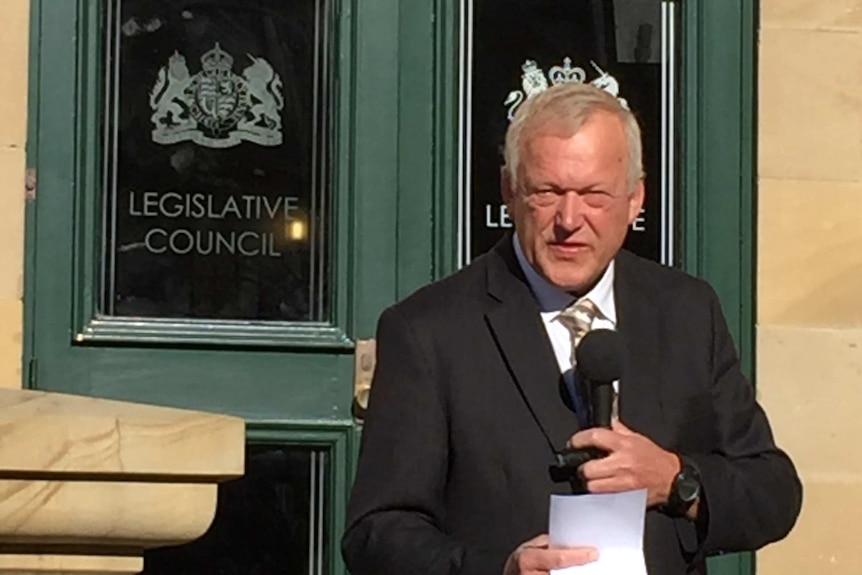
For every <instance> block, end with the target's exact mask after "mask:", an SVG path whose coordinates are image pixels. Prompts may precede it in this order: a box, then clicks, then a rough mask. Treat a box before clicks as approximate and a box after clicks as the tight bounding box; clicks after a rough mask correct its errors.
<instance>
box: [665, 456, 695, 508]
mask: <svg viewBox="0 0 862 575" xmlns="http://www.w3.org/2000/svg"><path fill="white" fill-rule="evenodd" d="M679 459H680V463H681V464H682V468H681V469H680V470H679V473H677V474H676V477H674V478H673V484H672V485H671V488H670V496H669V497H668V500H667V503H666V504H665V505H664V510H665V512H667V514H668V515H671V516H673V517H685V514H686V513H688V510H689V508H691V506H692V505H694V502H695V501H697V498H698V497H700V472H699V471H698V469H697V466H696V465H695V464H694V462H692V461H691V460H689V459H687V458H685V457H680V458H679Z"/></svg>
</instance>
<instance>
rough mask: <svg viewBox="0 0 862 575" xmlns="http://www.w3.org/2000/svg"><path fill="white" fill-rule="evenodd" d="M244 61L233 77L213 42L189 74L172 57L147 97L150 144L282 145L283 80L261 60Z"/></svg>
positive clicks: (181, 62) (182, 59) (182, 60)
mask: <svg viewBox="0 0 862 575" xmlns="http://www.w3.org/2000/svg"><path fill="white" fill-rule="evenodd" d="M248 58H249V60H250V61H251V64H250V65H249V66H248V67H247V68H245V69H244V70H243V71H242V75H238V74H235V73H234V72H233V64H234V59H233V57H232V56H231V55H230V54H228V53H227V52H225V51H224V50H222V48H221V46H220V45H219V44H218V43H216V45H215V47H214V48H213V49H212V50H210V51H209V52H207V53H205V54H204V55H203V56H202V57H201V70H200V71H199V72H198V73H197V74H194V75H192V74H191V72H190V71H189V68H188V65H187V64H186V59H185V57H184V56H183V55H182V54H179V53H178V52H175V53H174V54H173V55H172V56H171V57H170V58H169V60H168V64H167V66H164V67H162V69H161V70H159V74H158V79H157V80H156V85H155V86H154V87H153V90H152V92H151V93H150V107H151V108H152V111H153V114H152V116H151V120H152V123H153V141H154V142H156V143H157V144H163V145H168V144H176V143H178V142H184V141H191V142H194V143H196V144H198V145H201V146H206V147H208V148H230V147H232V146H236V145H238V144H240V143H241V142H242V141H243V140H245V141H249V142H253V143H255V144H258V145H261V146H278V145H280V144H281V143H282V133H281V129H282V124H281V110H282V109H283V108H284V96H283V94H282V90H283V85H282V82H281V78H280V77H279V76H278V74H277V73H276V72H275V70H273V68H272V66H271V65H270V64H269V63H268V62H267V61H266V60H264V59H263V58H256V57H254V56H252V55H249V56H248Z"/></svg>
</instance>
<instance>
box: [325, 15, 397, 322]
mask: <svg viewBox="0 0 862 575" xmlns="http://www.w3.org/2000/svg"><path fill="white" fill-rule="evenodd" d="M398 6H399V4H398V3H393V2H392V1H391V0H361V1H360V0H353V2H352V3H351V9H352V11H353V16H354V17H353V21H354V22H355V30H354V31H353V38H354V44H353V46H354V47H353V50H354V52H355V53H354V58H353V65H352V66H350V68H351V69H352V70H353V73H352V75H351V82H352V84H353V92H354V97H353V99H352V102H351V112H352V113H351V117H350V125H351V130H350V132H349V133H348V134H344V133H342V136H345V137H349V138H350V140H349V141H350V142H351V145H350V146H349V147H348V148H342V150H343V151H341V152H340V154H345V153H347V150H349V155H350V156H351V157H350V160H349V161H350V171H349V176H348V178H349V179H348V180H347V181H346V182H345V183H346V184H347V188H346V189H344V188H342V189H340V192H341V193H340V194H339V195H340V197H342V198H345V200H347V201H349V202H350V203H349V205H340V206H339V208H340V209H343V210H345V211H341V212H340V213H342V214H351V216H352V218H351V223H352V230H351V232H352V233H351V234H350V237H351V239H352V246H351V244H346V243H345V244H342V243H341V242H339V247H340V248H342V247H343V248H344V249H347V248H348V247H352V257H353V259H352V261H351V274H350V277H351V278H355V279H354V280H353V286H352V288H353V298H354V300H353V305H351V310H352V314H353V317H352V321H351V322H350V325H351V327H352V330H351V332H350V333H351V334H353V335H356V336H369V335H371V334H373V333H374V330H375V327H376V325H377V318H378V316H379V315H380V312H381V311H382V310H383V308H385V307H386V306H388V305H390V304H391V303H392V301H393V299H394V297H395V291H396V286H397V282H398V274H397V262H398V233H397V228H396V226H394V225H393V224H394V220H393V215H394V214H397V213H398V183H399V182H398V160H399V153H398V141H399V140H398V136H399V130H398V114H397V110H398V106H399V97H398V89H399V82H398V69H399V61H398V60H399V56H398V50H397V49H395V48H396V47H397V46H396V45H393V39H394V38H398V26H399V20H400V10H399V9H398ZM359 303H361V305H357V304H359Z"/></svg>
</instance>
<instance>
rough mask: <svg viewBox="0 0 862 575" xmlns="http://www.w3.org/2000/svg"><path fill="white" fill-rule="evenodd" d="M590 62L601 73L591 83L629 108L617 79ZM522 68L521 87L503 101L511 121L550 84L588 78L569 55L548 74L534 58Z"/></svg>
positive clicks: (584, 80) (582, 81)
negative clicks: (528, 100) (521, 107)
mask: <svg viewBox="0 0 862 575" xmlns="http://www.w3.org/2000/svg"><path fill="white" fill-rule="evenodd" d="M590 64H591V65H592V66H593V68H594V69H595V70H596V72H598V74H599V76H598V77H597V78H596V79H595V80H593V81H591V82H590V84H591V85H593V86H595V87H596V88H599V89H600V90H604V91H605V92H607V93H609V94H610V95H612V96H613V97H614V98H616V99H617V100H619V102H620V105H622V106H623V107H624V108H625V109H628V107H629V104H628V102H627V101H626V100H625V99H624V98H620V84H619V82H617V79H616V78H614V77H613V76H611V75H610V74H609V73H607V72H606V71H604V70H602V69H601V68H600V67H599V66H598V64H596V63H595V62H590ZM521 69H522V71H523V72H522V74H521V89H520V90H513V91H512V92H509V95H508V96H507V97H506V101H505V102H503V105H504V106H508V107H509V112H508V118H509V121H510V122H511V121H512V120H513V119H514V117H515V111H516V110H517V109H518V106H520V105H521V104H523V103H524V100H527V99H529V98H532V97H533V96H535V95H536V94H539V93H540V92H544V91H545V90H547V89H548V87H549V86H550V85H554V86H556V85H557V84H572V83H576V84H583V83H584V82H586V80H587V73H586V71H585V70H584V69H583V68H580V67H576V66H574V67H573V66H572V60H571V58H569V57H566V58H563V64H562V66H559V65H558V66H553V67H551V69H550V70H549V71H548V74H547V76H546V75H545V72H543V71H542V69H541V68H539V66H538V64H536V62H535V61H534V60H526V61H525V62H524V64H523V65H522V66H521ZM549 82H550V84H549Z"/></svg>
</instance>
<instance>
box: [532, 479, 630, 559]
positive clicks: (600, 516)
mask: <svg viewBox="0 0 862 575" xmlns="http://www.w3.org/2000/svg"><path fill="white" fill-rule="evenodd" d="M646 496H647V492H646V489H638V490H636V491H625V492H623V493H607V494H588V495H552V496H551V515H550V522H549V523H550V524H549V526H548V537H549V538H550V544H551V546H552V547H579V546H584V545H586V546H590V547H595V548H597V549H598V550H599V560H598V561H596V562H594V563H589V564H587V565H580V566H575V567H568V568H566V569H557V570H554V571H552V573H553V575H619V574H621V573H624V574H625V575H647V571H646V563H645V562H644V554H643V539H644V518H645V516H646Z"/></svg>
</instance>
